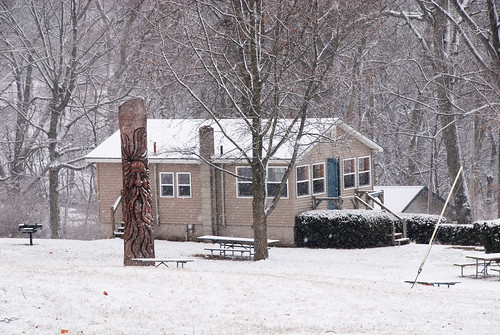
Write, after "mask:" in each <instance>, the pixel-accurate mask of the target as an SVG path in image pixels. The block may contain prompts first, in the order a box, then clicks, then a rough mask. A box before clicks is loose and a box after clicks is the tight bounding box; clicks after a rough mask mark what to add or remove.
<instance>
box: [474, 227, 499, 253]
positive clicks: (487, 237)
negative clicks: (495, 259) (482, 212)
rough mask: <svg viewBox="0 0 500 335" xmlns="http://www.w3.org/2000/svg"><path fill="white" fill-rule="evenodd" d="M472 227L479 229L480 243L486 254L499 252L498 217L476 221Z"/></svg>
mask: <svg viewBox="0 0 500 335" xmlns="http://www.w3.org/2000/svg"><path fill="white" fill-rule="evenodd" d="M474 227H475V229H476V230H477V231H479V236H480V240H481V243H482V244H483V245H484V250H485V252H486V253H487V254H490V253H495V252H500V219H498V220H494V221H478V222H475V223H474Z"/></svg>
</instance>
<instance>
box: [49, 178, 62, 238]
mask: <svg viewBox="0 0 500 335" xmlns="http://www.w3.org/2000/svg"><path fill="white" fill-rule="evenodd" d="M58 189H59V170H58V169H54V168H52V169H50V170H49V213H50V231H51V238H61V237H62V231H61V215H60V212H59V190H58Z"/></svg>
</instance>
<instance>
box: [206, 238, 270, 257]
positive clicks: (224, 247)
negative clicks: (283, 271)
mask: <svg viewBox="0 0 500 335" xmlns="http://www.w3.org/2000/svg"><path fill="white" fill-rule="evenodd" d="M198 241H203V242H212V243H214V244H216V243H217V244H219V247H218V248H205V250H206V251H210V256H211V257H213V256H214V252H215V253H218V254H219V256H221V257H228V256H231V257H235V254H238V253H239V256H240V257H241V258H244V256H245V257H246V258H249V259H251V258H252V256H253V254H254V244H255V242H254V239H253V238H245V237H230V236H214V235H205V236H200V237H198ZM278 242H279V240H267V244H268V245H271V244H276V243H278Z"/></svg>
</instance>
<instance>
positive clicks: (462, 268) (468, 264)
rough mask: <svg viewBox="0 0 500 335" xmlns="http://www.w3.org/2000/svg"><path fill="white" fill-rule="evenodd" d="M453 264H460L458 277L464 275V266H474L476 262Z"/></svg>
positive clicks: (456, 264)
mask: <svg viewBox="0 0 500 335" xmlns="http://www.w3.org/2000/svg"><path fill="white" fill-rule="evenodd" d="M453 265H454V266H460V277H463V276H464V267H466V266H476V263H455V264H453Z"/></svg>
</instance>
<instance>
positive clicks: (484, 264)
mask: <svg viewBox="0 0 500 335" xmlns="http://www.w3.org/2000/svg"><path fill="white" fill-rule="evenodd" d="M465 257H466V258H470V259H474V260H475V261H476V264H475V265H476V278H478V277H479V274H480V273H482V274H483V277H486V276H487V275H488V268H489V267H491V266H492V265H500V253H496V254H479V255H467V256H465Z"/></svg>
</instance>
